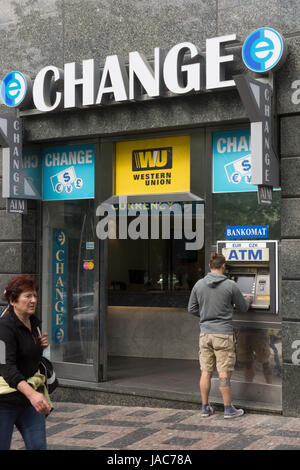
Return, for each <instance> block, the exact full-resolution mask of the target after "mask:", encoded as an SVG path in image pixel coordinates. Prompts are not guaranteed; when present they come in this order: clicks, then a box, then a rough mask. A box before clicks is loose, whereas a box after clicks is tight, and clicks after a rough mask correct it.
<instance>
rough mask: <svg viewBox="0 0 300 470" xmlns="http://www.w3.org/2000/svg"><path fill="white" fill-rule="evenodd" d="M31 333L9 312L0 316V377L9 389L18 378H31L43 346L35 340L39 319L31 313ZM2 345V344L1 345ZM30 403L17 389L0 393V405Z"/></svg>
mask: <svg viewBox="0 0 300 470" xmlns="http://www.w3.org/2000/svg"><path fill="white" fill-rule="evenodd" d="M30 323H31V332H30V330H29V329H28V328H27V327H26V326H25V325H24V323H22V322H21V321H20V320H19V319H18V317H17V316H16V315H15V313H14V312H13V311H10V312H9V313H7V314H6V315H5V316H4V317H3V318H0V341H2V342H4V344H5V364H2V363H1V364H0V376H2V377H3V378H4V380H5V381H6V382H7V383H8V385H9V386H10V387H12V388H17V385H18V383H19V382H21V381H22V380H27V379H29V377H32V376H33V375H34V374H35V373H36V372H37V371H38V368H39V363H40V360H41V357H42V354H43V348H42V346H41V344H40V341H39V339H38V337H39V334H38V331H37V327H40V321H39V319H38V318H37V317H36V316H35V315H31V316H30ZM1 346H2V347H3V344H2V345H1ZM29 403H30V402H29V400H28V399H27V398H26V397H25V395H24V394H23V393H21V392H19V391H16V392H12V393H7V394H4V395H1V394H0V406H1V407H2V406H7V405H23V406H26V405H28V404H29Z"/></svg>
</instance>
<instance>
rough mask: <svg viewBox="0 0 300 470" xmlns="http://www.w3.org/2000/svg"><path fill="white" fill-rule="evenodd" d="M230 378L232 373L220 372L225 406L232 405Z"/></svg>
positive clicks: (220, 385)
mask: <svg viewBox="0 0 300 470" xmlns="http://www.w3.org/2000/svg"><path fill="white" fill-rule="evenodd" d="M230 377H231V373H230V372H219V389H220V392H221V394H222V398H223V402H224V406H230V405H231V387H230Z"/></svg>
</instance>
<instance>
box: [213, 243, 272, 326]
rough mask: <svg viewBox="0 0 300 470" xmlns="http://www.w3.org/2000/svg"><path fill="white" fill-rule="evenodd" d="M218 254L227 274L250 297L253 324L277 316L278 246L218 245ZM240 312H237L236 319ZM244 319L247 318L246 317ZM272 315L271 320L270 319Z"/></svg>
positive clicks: (268, 244)
mask: <svg viewBox="0 0 300 470" xmlns="http://www.w3.org/2000/svg"><path fill="white" fill-rule="evenodd" d="M217 251H218V253H221V254H222V255H223V256H225V259H226V274H227V276H228V277H229V279H232V280H233V281H235V282H236V283H237V285H238V287H239V288H240V290H241V292H242V294H243V295H244V296H246V295H251V296H252V297H253V303H252V305H251V308H250V312H251V317H250V321H257V320H258V319H262V316H263V319H264V320H265V321H266V320H267V319H270V320H272V321H274V315H277V314H278V298H279V295H278V242H277V241H276V240H275V241H273V240H266V241H253V240H251V241H249V240H245V241H244V240H243V241H218V242H217ZM236 314H238V312H236V311H235V317H234V319H235V318H236V317H237V316H236ZM254 314H256V315H254ZM243 315H244V314H243ZM270 315H272V317H270Z"/></svg>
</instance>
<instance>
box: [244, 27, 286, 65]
mask: <svg viewBox="0 0 300 470" xmlns="http://www.w3.org/2000/svg"><path fill="white" fill-rule="evenodd" d="M242 56H243V61H244V64H245V65H246V67H247V68H248V69H250V70H253V72H261V73H262V72H267V71H269V70H271V69H273V68H274V67H275V66H277V67H278V66H279V63H280V62H281V59H282V58H283V56H284V42H283V39H282V37H281V36H280V34H279V33H278V32H277V31H275V30H274V29H272V28H260V29H257V30H256V31H253V33H251V34H250V35H249V36H248V37H247V39H246V40H245V42H244V45H243V50H242Z"/></svg>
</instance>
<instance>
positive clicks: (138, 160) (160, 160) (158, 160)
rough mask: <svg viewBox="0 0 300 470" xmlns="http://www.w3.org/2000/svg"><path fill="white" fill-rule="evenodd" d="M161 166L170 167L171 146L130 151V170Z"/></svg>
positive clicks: (158, 168) (160, 167)
mask: <svg viewBox="0 0 300 470" xmlns="http://www.w3.org/2000/svg"><path fill="white" fill-rule="evenodd" d="M163 168H172V147H165V148H155V149H145V150H133V151H132V171H145V170H156V169H157V170H161V169H163Z"/></svg>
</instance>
